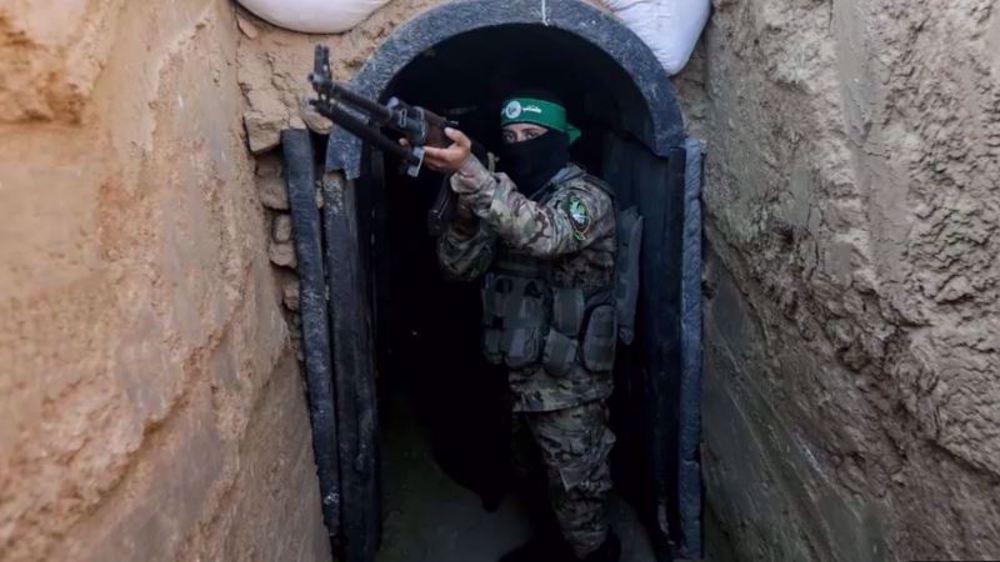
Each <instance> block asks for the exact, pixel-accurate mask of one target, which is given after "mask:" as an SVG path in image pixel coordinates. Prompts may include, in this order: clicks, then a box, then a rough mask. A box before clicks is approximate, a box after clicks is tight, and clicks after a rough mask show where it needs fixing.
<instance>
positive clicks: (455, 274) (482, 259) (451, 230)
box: [437, 218, 496, 281]
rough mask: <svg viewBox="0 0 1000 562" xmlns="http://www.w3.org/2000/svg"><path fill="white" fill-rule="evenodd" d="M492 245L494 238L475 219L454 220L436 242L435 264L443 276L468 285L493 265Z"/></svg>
mask: <svg viewBox="0 0 1000 562" xmlns="http://www.w3.org/2000/svg"><path fill="white" fill-rule="evenodd" d="M495 241H496V235H495V234H494V233H493V231H492V230H491V229H490V228H489V227H487V226H486V225H485V224H483V222H482V221H481V220H479V219H478V218H472V219H467V218H456V219H455V221H454V222H453V223H452V224H451V226H449V227H448V230H447V231H445V233H444V234H443V235H441V237H440V238H438V244H437V255H438V261H439V262H440V263H441V269H442V270H443V271H444V273H445V276H446V277H447V278H449V279H452V280H454V281H472V280H473V279H475V278H477V277H479V276H480V275H482V274H483V273H485V272H486V269H487V268H489V266H490V263H491V262H492V261H493V244H494V243H495Z"/></svg>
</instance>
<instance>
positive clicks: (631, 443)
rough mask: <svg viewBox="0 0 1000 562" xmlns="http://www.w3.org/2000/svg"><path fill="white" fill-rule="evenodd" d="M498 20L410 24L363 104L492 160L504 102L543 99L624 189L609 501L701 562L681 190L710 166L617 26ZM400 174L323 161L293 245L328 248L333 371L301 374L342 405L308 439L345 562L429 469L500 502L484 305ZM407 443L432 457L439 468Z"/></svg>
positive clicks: (375, 60) (495, 379) (376, 157)
mask: <svg viewBox="0 0 1000 562" xmlns="http://www.w3.org/2000/svg"><path fill="white" fill-rule="evenodd" d="M498 4H499V3H495V2H488V1H460V2H454V3H450V4H446V5H445V6H443V7H441V8H437V9H434V10H431V11H430V12H427V13H425V14H423V15H422V16H420V17H418V18H416V19H415V20H413V21H411V22H409V23H408V24H406V25H405V26H403V27H401V28H400V29H399V30H397V32H396V33H395V34H394V35H393V36H392V37H390V39H389V40H387V42H386V43H385V44H383V45H382V46H381V47H380V49H379V50H378V51H377V52H376V53H375V55H374V56H373V57H372V59H370V60H369V62H368V63H367V64H366V66H365V67H364V68H363V69H362V70H361V71H360V73H359V74H358V76H357V77H356V78H355V80H354V81H353V82H352V88H353V89H355V90H356V91H358V92H359V93H362V94H365V95H368V96H370V97H375V98H381V99H383V100H384V99H386V98H388V97H389V96H399V97H401V98H403V99H405V100H406V101H408V102H410V103H412V104H417V105H422V106H425V107H428V108H429V109H431V110H434V111H436V112H439V113H442V114H446V115H448V116H450V117H451V118H453V119H455V120H457V121H459V122H460V123H461V127H462V128H463V129H464V130H465V131H466V132H468V133H469V134H470V135H471V136H473V137H475V138H477V139H479V140H480V141H481V142H483V143H484V144H485V145H486V146H487V148H490V149H493V150H495V149H496V147H497V145H498V144H499V130H498V128H497V126H496V123H497V116H498V115H499V113H500V104H501V102H502V98H503V96H504V95H505V94H506V93H508V92H509V91H510V90H511V89H513V88H515V87H519V86H534V87H539V86H540V87H545V88H547V89H550V90H553V91H554V92H556V93H557V94H559V95H560V97H562V98H563V99H564V100H565V101H566V103H567V105H568V110H569V114H570V117H571V119H572V120H573V122H574V123H575V124H576V125H577V126H579V127H580V128H581V129H583V131H584V136H583V138H582V139H581V140H580V141H579V142H578V143H577V144H576V145H574V148H573V158H574V161H576V162H578V163H580V164H582V165H583V166H585V167H586V168H587V169H588V171H589V172H590V173H592V174H594V175H597V176H600V177H602V178H604V179H605V180H607V181H608V182H609V183H610V184H611V185H612V186H613V187H614V188H615V189H616V204H617V205H618V206H619V208H628V207H631V206H637V207H638V208H639V210H640V212H641V213H642V214H643V216H644V217H645V220H646V229H645V233H644V238H643V257H642V268H641V283H642V293H641V295H640V303H639V316H638V319H637V336H636V340H635V342H634V343H633V344H632V345H630V346H621V345H620V346H619V354H618V355H619V357H618V360H617V365H616V373H615V382H616V391H615V395H614V397H613V398H612V401H611V407H612V425H613V428H614V430H615V433H616V434H617V437H618V444H617V445H616V448H615V451H614V453H613V473H614V476H615V480H616V490H617V492H618V495H619V496H620V497H622V498H624V499H625V500H626V501H627V503H628V504H630V505H632V506H633V507H634V509H626V510H625V511H627V512H629V513H632V512H634V513H636V514H638V518H639V519H641V521H642V522H643V523H644V527H645V529H646V530H647V531H648V537H649V539H650V542H651V545H652V551H653V553H651V554H648V555H647V556H648V557H647V558H645V559H654V558H653V557H655V559H656V560H661V561H662V560H671V559H673V558H675V557H681V558H696V557H699V556H700V552H701V483H700V472H699V464H698V456H697V453H698V440H699V431H700V428H699V418H698V416H699V412H698V401H699V398H698V396H697V393H698V391H699V388H700V387H699V385H700V362H699V361H700V308H699V307H700V288H699V286H700V270H701V266H700V214H699V208H698V198H697V185H696V183H697V182H691V184H690V186H689V187H688V188H686V186H685V177H686V176H687V177H693V176H697V175H698V174H697V173H694V174H692V170H697V167H698V165H699V164H698V163H699V157H700V151H699V150H698V148H697V146H695V145H692V144H690V143H687V142H686V139H685V138H684V135H683V124H682V121H681V117H680V113H679V110H678V108H677V105H676V102H675V100H674V98H673V92H672V89H671V86H670V83H669V81H668V80H667V79H666V74H665V73H664V72H663V71H662V69H660V68H659V66H658V65H657V63H656V62H655V59H654V58H653V56H652V54H651V53H650V52H649V51H648V49H647V48H646V47H645V46H644V45H643V44H642V43H641V42H639V40H638V39H637V38H636V37H635V36H634V35H632V34H631V32H629V31H627V30H626V29H625V28H624V27H623V26H621V25H620V24H619V23H618V22H617V21H615V20H613V19H612V18H611V17H609V16H607V15H606V14H604V13H602V12H600V11H599V10H597V9H595V8H593V7H591V6H589V5H588V4H585V3H582V2H577V1H573V0H563V1H560V0H553V1H550V2H548V3H544V2H543V3H541V5H538V3H535V2H527V1H524V2H519V1H515V2H509V3H503V4H504V5H502V6H499V5H498ZM287 154H288V149H287V147H286V156H287ZM397 167H398V163H397V162H393V161H392V160H390V159H387V158H386V157H385V156H384V155H383V154H382V153H380V152H379V151H378V150H375V149H373V148H371V147H368V146H363V145H362V144H361V143H360V142H359V141H358V140H357V139H355V138H353V137H350V136H348V135H346V134H344V133H343V132H341V131H336V132H335V133H334V134H333V135H332V136H331V137H330V139H329V143H328V146H327V147H326V162H325V174H326V175H325V179H324V181H323V182H322V183H323V198H324V203H325V204H324V206H323V210H322V215H323V218H322V221H321V224H316V225H315V227H316V228H315V229H308V228H299V227H298V222H297V228H296V236H297V237H299V236H300V233H302V232H305V231H308V230H315V234H316V235H317V236H322V240H321V241H320V243H319V244H317V250H318V251H319V252H318V256H319V257H318V259H320V260H321V261H322V262H323V264H324V265H323V267H322V269H323V270H324V271H323V273H324V274H323V275H322V276H321V277H320V282H325V283H326V284H327V286H328V287H327V291H328V294H329V299H328V302H326V303H325V304H324V303H318V304H317V306H321V307H325V309H326V313H328V315H329V318H328V321H329V323H328V331H329V333H328V334H327V335H326V337H327V338H328V341H329V350H327V354H328V356H327V357H326V360H327V361H328V363H329V366H330V368H329V369H328V370H327V371H326V373H325V374H324V372H323V369H319V370H317V369H315V368H314V367H315V366H316V365H318V364H320V363H321V362H322V361H321V360H322V357H320V356H321V355H322V354H321V353H313V354H312V358H313V362H312V364H310V361H309V358H310V356H311V354H310V350H309V349H308V348H309V344H308V341H307V349H306V355H307V370H308V371H310V372H309V379H310V393H311V396H312V395H313V393H314V386H315V384H319V385H320V386H322V385H323V384H324V377H327V378H328V379H329V381H331V382H332V383H333V385H332V386H333V388H331V389H323V388H320V389H319V392H317V394H316V396H319V395H321V394H322V391H324V390H329V391H331V395H332V396H333V397H334V402H335V404H331V407H333V409H334V410H335V412H333V413H332V415H330V414H331V412H319V413H320V414H322V415H317V411H316V409H315V407H314V412H313V426H314V435H318V436H319V437H317V438H316V439H317V441H316V449H317V458H318V459H319V460H320V461H322V459H327V460H326V461H323V462H319V464H320V475H321V487H323V488H324V489H323V496H324V514H325V518H326V520H327V524H328V526H330V528H331V533H332V534H333V535H335V537H336V539H337V541H336V542H337V543H338V545H339V546H340V547H341V548H342V550H343V554H344V558H345V559H346V560H349V561H354V560H357V561H369V560H373V559H375V553H376V551H377V549H378V546H379V543H380V533H381V529H382V522H383V515H384V514H386V513H388V514H390V518H389V521H390V523H391V522H392V521H394V520H393V519H392V517H391V514H393V513H398V512H399V510H400V509H406V506H407V505H410V506H411V507H412V505H413V502H412V498H411V499H410V500H407V499H406V498H403V497H400V493H401V492H400V489H401V488H405V487H406V486H405V485H403V486H401V485H400V482H404V481H405V482H413V480H412V478H411V477H412V473H413V472H414V471H416V472H417V473H419V468H418V465H419V466H425V467H426V466H430V465H429V464H427V463H426V462H425V461H426V460H427V459H428V458H430V459H433V463H434V465H435V466H436V467H439V468H440V469H441V470H442V471H443V473H444V474H447V476H448V477H449V478H450V479H451V480H452V481H454V482H455V483H457V484H460V485H461V486H463V487H464V488H466V489H468V490H471V491H472V492H474V493H475V494H476V495H477V496H478V497H479V501H480V502H481V503H482V504H483V505H484V506H486V507H490V508H492V507H495V505H496V504H498V502H499V501H500V498H502V497H503V494H504V492H505V491H506V490H507V488H508V484H509V479H508V478H507V474H508V473H507V470H506V468H507V466H508V461H507V458H508V456H507V450H508V446H509V437H508V434H509V431H508V429H509V428H508V421H509V408H508V406H507V401H506V399H505V398H506V381H505V374H504V373H503V372H501V371H498V370H497V369H495V368H493V367H491V366H489V365H488V364H486V363H485V362H484V361H483V360H482V359H481V357H480V354H479V334H478V326H479V301H478V287H477V286H476V285H474V284H453V283H446V282H445V281H444V280H443V279H442V277H441V275H440V273H439V271H438V267H437V262H436V256H435V254H434V240H433V238H432V236H431V235H430V234H429V233H428V230H427V226H426V210H427V208H428V207H429V205H430V203H431V200H432V198H433V197H434V195H435V193H436V190H437V188H438V187H439V185H440V182H441V178H440V176H436V175H435V174H432V173H424V174H422V175H421V176H420V177H419V178H417V179H410V178H408V177H405V176H401V175H399V174H397V173H396V168H397ZM345 177H346V180H347V181H344V178H345ZM289 183H290V189H292V187H293V186H292V181H291V180H290V182H289ZM294 209H295V208H294V204H293V214H294V212H295V210H294ZM314 241H315V240H314ZM299 247H300V253H301V248H302V246H301V245H300V246H299ZM300 259H302V256H300ZM306 259H308V257H306ZM303 282H305V281H303ZM306 295H307V292H306V291H304V292H303V304H302V306H303V313H302V314H303V322H304V324H308V320H307V317H308V316H309V315H308V310H307V306H308V303H307V300H308V299H307V298H306ZM317 300H319V299H317ZM324 300H325V299H324ZM304 331H305V332H306V333H307V335H308V333H309V332H310V330H309V326H304ZM318 339H319V340H321V339H322V336H320V337H319V338H318ZM313 347H316V346H315V345H314V346H313ZM314 351H316V350H314ZM376 373H377V375H376ZM311 402H313V404H314V405H315V404H316V403H317V402H316V401H314V400H313V401H311ZM380 409H381V415H380V412H379V410H380ZM380 424H381V428H380ZM406 435H410V436H413V438H414V439H423V440H424V442H426V443H427V446H428V449H427V450H428V454H427V455H424V453H423V452H421V450H420V449H419V448H417V449H412V447H413V442H412V439H407V438H406V437H405V436H406ZM331 440H333V441H334V442H335V444H336V446H335V448H332V447H331V444H332V443H331ZM380 443H383V444H388V445H389V448H388V450H382V451H380V450H379V444H380ZM321 450H327V452H329V453H330V454H329V455H327V456H324V455H322V454H321ZM407 451H409V452H407ZM408 455H409V456H408ZM408 459H409V460H408ZM413 459H417V460H418V461H419V462H417V463H415V464H413V465H412V466H411V467H410V468H407V466H406V463H407V462H411V461H413ZM420 459H423V460H420ZM324 462H326V467H327V469H326V470H324ZM420 462H423V463H424V464H423V465H420ZM387 463H388V464H387ZM383 468H384V473H385V474H386V475H387V480H386V481H385V482H384V484H385V490H386V491H388V494H383V489H382V488H380V479H379V476H380V474H381V472H382V469H383ZM434 470H437V468H435V469H434ZM407 472H410V473H411V474H410V477H409V479H408V476H407ZM324 474H326V478H325V479H324ZM434 489H435V488H434V487H433V486H430V487H429V490H434ZM425 491H426V490H425ZM439 491H440V489H439ZM411 492H413V493H419V491H414V490H411ZM442 493H443V492H442ZM408 501H409V504H408V503H407V502H408ZM421 501H422V503H426V501H434V498H433V494H430V495H429V496H428V497H426V499H425V500H421ZM466 501H467V500H466ZM383 503H384V504H383ZM622 505H625V502H622ZM504 509H507V510H508V512H509V509H515V508H504ZM515 511H516V509H515ZM503 513H505V512H504V511H503V510H502V514H503ZM411 515H412V514H411ZM505 516H509V515H505ZM429 517H434V516H433V515H429ZM626 518H627V517H626ZM402 520H404V521H406V520H409V521H411V522H412V524H417V525H420V524H422V525H427V526H428V527H427V528H430V527H429V526H431V525H433V523H434V522H432V521H415V520H412V519H407V517H406V515H405V514H404V516H403V518H402ZM516 526H517V525H516V524H515V525H514V527H516ZM633 527H634V526H633ZM516 532H517V530H516V529H515V528H513V527H512V530H511V533H514V534H516ZM626 533H628V531H626ZM626 538H628V537H626ZM635 540H639V539H638V538H636V539H635ZM511 546H513V544H508V545H505V548H504V549H503V550H506V549H507V548H509V547H511ZM492 558H494V556H492V555H489V556H486V557H485V558H483V559H484V560H486V559H492ZM396 559H398V560H402V559H417V558H406V557H405V556H404V557H403V558H396ZM469 559H473V558H469ZM475 559H478V558H475ZM634 559H635V560H642V559H644V558H634Z"/></svg>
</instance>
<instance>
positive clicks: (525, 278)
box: [481, 259, 617, 377]
mask: <svg viewBox="0 0 1000 562" xmlns="http://www.w3.org/2000/svg"><path fill="white" fill-rule="evenodd" d="M547 272H548V270H547V268H545V267H544V265H542V264H540V263H536V262H531V261H529V260H527V259H524V260H518V261H516V262H501V263H498V264H497V266H496V268H495V269H494V271H492V272H491V273H489V274H487V275H486V277H485V278H484V281H483V286H482V290H481V296H482V303H483V340H482V347H483V355H484V357H485V358H486V360H487V361H489V362H490V363H493V364H495V365H506V366H507V367H508V368H511V369H523V368H525V367H529V366H531V365H534V364H538V363H540V364H541V365H542V367H543V368H544V369H545V371H546V372H547V373H548V374H550V375H552V376H554V377H560V376H565V375H566V374H568V373H569V372H570V371H571V370H572V369H573V367H574V366H575V365H581V364H582V365H583V366H584V367H586V368H587V369H589V370H592V371H599V372H603V371H610V370H611V368H612V367H613V366H614V348H615V339H616V331H617V325H616V322H615V307H614V305H613V304H610V303H611V302H613V298H612V295H611V291H610V289H608V290H601V291H598V292H596V293H594V294H591V295H587V294H585V293H584V291H583V290H582V289H578V288H555V287H552V286H551V284H550V283H549V281H548V277H549V276H548V275H547ZM609 334H610V336H609ZM609 337H610V340H609Z"/></svg>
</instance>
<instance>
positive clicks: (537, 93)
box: [500, 90, 570, 197]
mask: <svg viewBox="0 0 1000 562" xmlns="http://www.w3.org/2000/svg"><path fill="white" fill-rule="evenodd" d="M508 98H533V99H540V100H545V101H549V102H552V103H556V104H559V105H562V103H561V102H560V101H559V99H558V98H556V97H555V96H553V95H552V94H551V93H549V92H546V91H544V90H521V91H518V92H514V93H513V94H511V95H510V96H508ZM546 128H547V129H548V132H547V133H545V134H544V135H542V136H540V137H536V138H533V139H531V140H527V141H523V142H516V143H512V144H504V145H503V149H502V151H501V153H500V156H501V164H502V166H503V170H504V171H505V172H506V173H507V175H508V176H510V179H512V180H514V183H515V184H516V185H517V189H518V191H520V192H521V193H523V194H524V195H526V196H528V197H533V196H534V195H536V194H537V193H538V192H539V190H541V189H542V188H543V187H545V185H546V184H548V182H549V180H551V179H552V178H553V177H555V175H556V174H558V173H559V171H560V170H562V169H563V168H565V167H566V165H567V164H569V145H570V138H569V135H568V134H566V133H565V132H563V131H557V130H555V129H552V128H549V127H546Z"/></svg>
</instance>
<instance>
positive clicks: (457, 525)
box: [378, 399, 654, 562]
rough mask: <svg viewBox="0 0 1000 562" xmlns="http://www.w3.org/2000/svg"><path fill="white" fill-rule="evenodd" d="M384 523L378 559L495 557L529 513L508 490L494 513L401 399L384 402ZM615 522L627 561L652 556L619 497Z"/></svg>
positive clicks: (522, 528) (523, 533)
mask: <svg viewBox="0 0 1000 562" xmlns="http://www.w3.org/2000/svg"><path fill="white" fill-rule="evenodd" d="M383 408H384V411H383V412H382V417H381V419H382V424H383V425H382V429H383V431H382V435H383V436H384V440H383V443H382V447H383V449H382V461H383V462H382V465H383V467H384V471H385V472H384V473H383V479H384V480H383V486H384V498H385V499H384V501H385V506H384V509H385V526H384V529H383V539H382V549H381V552H380V554H379V557H378V560H379V562H495V561H496V560H497V559H498V558H499V557H500V555H502V554H503V553H504V552H507V551H509V550H510V549H512V548H514V547H515V546H517V545H518V544H520V543H522V542H523V541H525V540H527V539H528V538H529V537H530V535H531V529H530V528H529V527H528V521H527V515H526V514H525V513H524V510H523V508H522V506H521V505H520V504H519V502H518V500H517V498H516V497H514V496H512V495H508V496H507V497H506V499H505V500H504V503H503V505H502V506H501V507H500V509H499V510H498V511H497V512H496V513H488V512H487V511H486V510H484V509H483V508H482V504H481V502H480V499H479V496H477V495H476V494H474V493H472V492H470V491H469V490H466V489H465V488H462V487H461V486H459V485H458V484H456V483H455V482H454V481H452V480H451V479H450V478H449V477H448V476H447V475H446V474H445V473H444V472H443V471H442V470H441V469H440V468H439V467H438V465H437V464H436V463H435V462H434V460H433V458H432V456H431V449H430V445H429V440H428V438H427V435H426V433H425V432H424V431H423V430H422V428H421V427H420V424H418V423H416V422H415V418H414V416H412V415H411V412H409V411H408V409H407V408H408V404H407V402H406V401H405V400H402V399H391V400H387V401H386V402H385V403H383ZM611 515H612V523H613V525H614V527H615V531H616V532H617V533H618V535H619V536H620V537H621V539H622V544H623V556H622V562H654V558H653V554H652V550H651V546H650V544H649V540H648V538H647V537H646V533H645V530H644V529H643V528H642V525H641V524H640V523H639V521H638V520H637V519H636V516H635V513H634V512H633V511H632V509H631V508H630V507H629V506H628V505H627V504H626V503H625V502H624V501H622V500H620V499H619V498H617V497H615V498H613V501H612V505H611Z"/></svg>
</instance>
